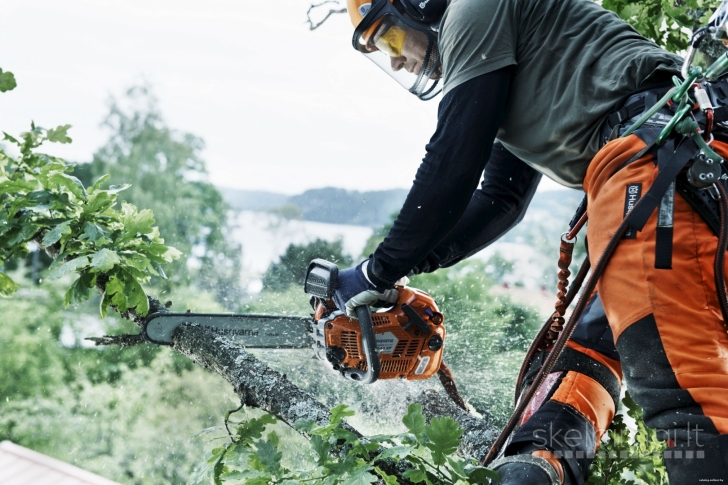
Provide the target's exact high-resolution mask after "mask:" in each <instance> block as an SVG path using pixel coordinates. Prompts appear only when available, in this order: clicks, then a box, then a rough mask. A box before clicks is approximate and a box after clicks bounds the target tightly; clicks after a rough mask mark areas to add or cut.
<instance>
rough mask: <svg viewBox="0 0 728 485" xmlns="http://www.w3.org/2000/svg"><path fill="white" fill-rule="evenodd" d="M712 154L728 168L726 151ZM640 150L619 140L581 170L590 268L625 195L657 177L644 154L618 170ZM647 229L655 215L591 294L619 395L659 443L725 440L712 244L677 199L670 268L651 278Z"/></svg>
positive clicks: (727, 389) (725, 362) (726, 354)
mask: <svg viewBox="0 0 728 485" xmlns="http://www.w3.org/2000/svg"><path fill="white" fill-rule="evenodd" d="M713 145H714V148H715V149H716V150H718V151H719V153H720V154H721V156H723V157H727V158H728V146H726V145H724V144H721V143H718V142H714V144H713ZM644 147H645V143H644V142H643V141H642V140H641V139H640V138H638V137H637V136H635V135H631V136H629V137H627V138H620V139H617V140H614V141H612V142H610V143H608V144H607V145H606V146H605V147H604V148H602V150H600V152H599V153H598V154H597V156H596V157H595V158H594V160H593V161H592V162H591V164H590V165H589V169H588V170H587V174H586V177H585V179H584V190H585V191H586V193H587V194H588V214H589V216H590V217H589V225H588V229H587V240H588V245H589V254H590V255H591V258H592V261H593V262H594V263H595V264H596V261H597V259H598V258H599V257H600V256H601V254H602V252H603V251H604V249H605V247H606V245H607V243H608V242H609V240H610V238H611V237H612V235H613V234H614V232H615V230H616V229H617V227H618V226H619V224H620V223H621V222H622V220H623V218H624V215H625V214H624V212H625V211H624V208H625V204H626V198H627V188H628V187H630V186H632V187H634V186H636V184H641V189H642V193H644V192H646V191H647V190H648V189H649V187H650V186H651V185H652V182H653V181H654V179H655V177H656V176H657V174H658V168H657V166H656V164H655V162H654V158H653V156H652V155H650V154H646V155H644V156H643V157H642V158H640V159H638V160H637V161H635V162H633V163H631V164H629V165H627V166H626V167H624V168H623V169H621V170H620V167H622V166H623V165H624V164H625V163H626V162H627V161H628V160H630V159H631V158H632V157H633V156H635V155H636V154H637V153H638V152H639V151H640V150H642V149H643V148H644ZM656 226H657V211H655V213H654V214H652V216H651V217H650V219H649V220H648V222H647V224H646V225H645V227H644V229H643V230H642V231H638V232H637V233H636V235H635V237H634V238H633V239H627V238H625V239H623V240H622V241H620V243H619V246H618V247H617V249H616V251H615V252H614V254H613V256H612V258H611V259H610V261H609V264H608V265H607V268H606V270H605V272H604V274H603V275H602V277H601V278H600V279H599V282H598V284H597V292H598V293H599V295H600V297H601V299H602V303H603V305H604V310H605V313H606V315H607V319H608V321H609V325H610V327H611V329H612V333H613V336H614V341H615V343H616V346H617V351H618V352H619V354H620V358H621V363H622V366H623V371H624V374H625V380H626V381H627V387H628V388H629V389H630V392H631V394H632V395H633V397H635V400H636V401H637V403H638V404H640V405H641V406H642V407H643V409H644V410H645V418H646V419H647V422H648V424H649V425H652V427H655V428H658V431H661V432H663V433H665V435H663V436H662V437H663V438H665V439H668V440H673V441H675V440H676V439H677V441H685V440H686V439H689V438H690V436H689V435H691V434H693V433H694V432H695V433H697V432H700V431H707V432H708V433H710V434H715V432H717V433H718V434H727V433H728V334H727V333H726V326H725V322H724V321H723V316H722V314H721V310H720V306H719V303H718V297H717V292H716V286H715V276H714V269H713V265H714V261H715V254H716V248H717V244H718V238H717V237H716V236H715V234H714V233H713V232H712V231H711V229H710V228H709V227H708V225H707V224H706V222H705V221H704V220H703V219H702V218H701V217H700V216H699V215H698V214H697V213H696V212H695V211H694V210H693V208H692V207H691V206H690V205H689V204H688V203H687V202H686V201H685V199H683V197H682V196H680V195H679V194H677V193H676V194H675V197H674V218H673V231H674V233H673V243H672V268H671V269H657V268H655V246H656V232H657V231H656V229H657V228H656ZM666 386H667V387H668V388H667V389H665V387H666ZM584 411H586V413H587V415H588V414H589V410H588V409H586V410H584ZM587 417H589V416H587ZM592 419H593V420H594V421H595V422H597V423H599V424H601V423H602V422H603V421H604V418H603V417H601V418H600V417H597V415H596V414H595V415H593V416H592ZM610 419H611V418H610ZM688 426H690V427H691V428H690V429H694V428H695V426H697V427H698V429H694V432H693V431H690V429H688ZM706 428H707V429H706ZM671 431H676V434H675V435H672V434H670V432H671ZM685 433H687V434H688V436H686V435H685Z"/></svg>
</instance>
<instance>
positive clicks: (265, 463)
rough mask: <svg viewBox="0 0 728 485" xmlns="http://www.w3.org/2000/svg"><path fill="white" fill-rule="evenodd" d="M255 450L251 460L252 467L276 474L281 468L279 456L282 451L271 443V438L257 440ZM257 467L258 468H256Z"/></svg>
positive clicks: (281, 455)
mask: <svg viewBox="0 0 728 485" xmlns="http://www.w3.org/2000/svg"><path fill="white" fill-rule="evenodd" d="M255 448H256V452H255V455H253V456H254V458H255V459H254V460H252V461H253V462H255V466H254V468H255V469H256V470H260V471H263V472H268V473H272V474H274V475H275V474H277V473H278V472H279V471H280V470H281V458H282V457H283V453H281V452H280V451H278V449H277V448H276V447H275V446H274V445H273V443H272V442H271V440H267V441H263V440H259V441H257V442H256V443H255ZM258 467H259V468H258Z"/></svg>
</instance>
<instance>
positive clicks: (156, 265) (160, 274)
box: [152, 248, 174, 280]
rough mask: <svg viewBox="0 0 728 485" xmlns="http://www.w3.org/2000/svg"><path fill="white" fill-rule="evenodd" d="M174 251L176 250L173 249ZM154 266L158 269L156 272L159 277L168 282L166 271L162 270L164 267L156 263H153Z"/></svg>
mask: <svg viewBox="0 0 728 485" xmlns="http://www.w3.org/2000/svg"><path fill="white" fill-rule="evenodd" d="M172 249H174V248H172ZM152 266H153V267H154V269H156V270H157V274H158V275H159V276H160V277H161V278H162V279H164V280H166V279H167V275H166V274H165V273H164V270H163V269H162V265H161V264H159V263H156V262H155V263H152Z"/></svg>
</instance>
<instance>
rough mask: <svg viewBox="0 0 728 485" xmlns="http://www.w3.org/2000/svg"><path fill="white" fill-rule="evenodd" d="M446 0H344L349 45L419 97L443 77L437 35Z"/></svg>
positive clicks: (431, 95) (432, 91) (429, 94)
mask: <svg viewBox="0 0 728 485" xmlns="http://www.w3.org/2000/svg"><path fill="white" fill-rule="evenodd" d="M447 4H448V0H347V10H348V12H349V16H350V17H351V23H352V24H353V25H354V36H353V37H352V46H353V47H354V49H356V50H357V51H359V52H361V53H362V54H364V55H365V56H366V57H367V58H368V59H370V60H371V61H373V62H374V63H375V64H377V65H378V66H379V67H380V68H382V69H383V70H384V71H385V72H386V73H387V74H389V75H390V76H391V77H392V78H393V79H394V80H396V81H397V82H399V84H400V85H402V86H403V87H405V88H406V89H407V90H408V91H409V92H411V93H412V94H414V95H415V96H417V97H418V98H420V99H422V100H428V99H432V98H434V97H435V96H436V95H437V94H438V93H439V92H440V90H435V89H436V87H437V85H438V83H439V80H440V77H441V75H442V65H441V63H440V50H439V48H438V45H437V35H438V32H439V30H440V19H442V16H443V14H444V13H445V9H446V8H447Z"/></svg>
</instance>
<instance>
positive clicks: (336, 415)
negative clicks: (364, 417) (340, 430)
mask: <svg viewBox="0 0 728 485" xmlns="http://www.w3.org/2000/svg"><path fill="white" fill-rule="evenodd" d="M355 414H356V412H354V411H352V410H351V409H349V406H347V405H346V404H339V405H338V406H335V407H333V408H331V417H330V418H329V422H330V423H331V424H334V425H339V424H341V420H342V419H344V418H346V417H349V416H354V415H355Z"/></svg>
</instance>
